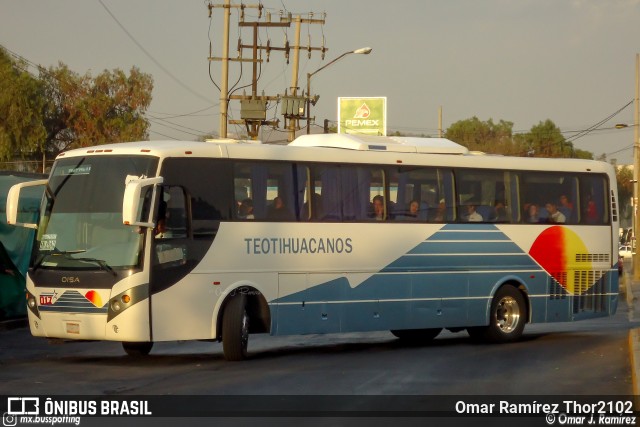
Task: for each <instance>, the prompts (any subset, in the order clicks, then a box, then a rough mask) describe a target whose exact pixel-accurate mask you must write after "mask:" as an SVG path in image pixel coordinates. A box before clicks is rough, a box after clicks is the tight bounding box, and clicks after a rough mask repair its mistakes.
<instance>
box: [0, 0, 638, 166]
mask: <svg viewBox="0 0 640 427" xmlns="http://www.w3.org/2000/svg"><path fill="white" fill-rule="evenodd" d="M263 1H264V2H263V4H264V6H265V8H266V10H269V11H270V12H271V13H272V15H273V20H274V21H275V20H277V19H279V18H278V17H279V11H280V10H283V9H285V8H286V10H288V11H290V12H292V13H294V14H305V15H306V14H307V13H308V12H310V11H312V12H315V15H314V17H315V18H318V17H319V16H320V15H321V14H322V13H323V12H326V14H327V16H326V23H325V25H324V26H320V25H311V26H304V27H303V29H302V44H304V45H306V44H307V39H308V37H309V36H310V38H311V44H312V45H313V46H318V45H321V44H322V37H323V34H324V37H325V40H326V46H327V47H328V48H329V51H328V52H327V54H326V57H325V60H324V61H322V60H321V59H320V55H319V53H317V52H314V53H313V55H312V58H311V59H310V60H309V59H307V56H306V52H305V53H304V54H302V55H301V62H300V86H301V87H303V88H304V87H306V73H307V72H312V71H315V70H316V69H318V68H320V67H322V66H323V65H324V64H326V63H327V62H329V61H330V60H331V59H333V58H335V57H337V56H339V55H340V54H342V53H343V52H346V51H350V50H354V49H358V48H361V47H365V46H370V47H372V48H373V52H372V53H371V54H370V55H368V56H364V55H349V56H346V57H345V58H343V59H342V60H341V61H340V62H337V63H335V64H333V65H332V66H331V67H328V68H326V69H325V70H322V71H321V72H320V73H318V74H316V75H315V76H314V77H313V80H312V92H314V93H317V94H319V95H320V96H321V97H320V100H319V101H318V104H317V106H316V107H315V108H314V109H313V110H312V114H313V115H315V116H316V117H317V122H318V123H319V124H322V121H323V119H325V118H328V119H330V120H333V121H335V120H336V118H337V117H336V116H337V107H336V104H337V97H339V96H386V97H387V98H388V100H387V102H388V104H387V112H388V125H387V127H388V129H389V130H401V131H405V132H412V133H418V134H420V133H425V134H428V135H436V133H437V125H438V107H439V106H442V108H443V111H444V127H445V128H446V127H447V126H449V125H450V124H452V123H454V122H456V121H458V120H463V119H467V118H470V117H473V116H477V117H478V118H479V119H480V120H488V119H490V118H491V119H493V120H494V121H496V122H497V121H499V120H501V119H502V120H507V121H511V122H513V123H514V130H515V131H528V130H529V129H530V128H531V126H533V125H535V124H537V123H538V122H540V121H543V120H546V119H551V120H553V121H554V122H555V123H556V125H558V126H559V127H560V128H561V129H562V131H563V132H565V136H566V137H567V138H570V137H571V136H572V135H575V133H574V132H575V131H580V130H584V129H587V128H589V127H591V126H592V125H594V124H596V123H598V122H600V121H601V120H603V119H605V118H607V117H608V116H610V115H611V114H613V113H615V112H616V111H618V110H619V109H620V108H622V107H623V106H624V105H626V104H627V103H628V102H630V101H631V100H632V99H633V97H634V85H635V54H636V53H637V52H640V0H466V1H463V0H439V1H435V0H422V1H379V0H323V1H310V0H297V1H291V0H278V1H276V0H263ZM102 2H103V4H104V5H105V6H106V8H108V9H109V11H111V13H112V14H113V15H114V16H115V18H116V19H117V20H118V21H119V22H120V24H121V25H122V26H123V27H124V28H125V29H126V31H127V32H128V33H129V34H130V35H131V36H132V37H133V38H134V39H135V40H136V41H137V42H138V43H139V45H141V46H142V47H143V48H144V49H145V51H146V52H147V53H148V54H149V55H147V54H145V52H143V50H141V48H140V47H139V46H138V45H136V43H134V41H132V40H131V38H130V37H129V36H128V35H127V33H126V32H125V30H123V29H122V28H121V27H120V26H119V25H118V23H117V22H116V21H115V20H114V18H113V17H112V16H111V15H110V14H109V13H108V12H107V10H106V9H105V7H103V5H102V4H101V3H100V1H99V0H57V1H51V0H50V1H45V0H38V1H36V0H0V44H2V45H3V46H4V47H6V48H7V49H9V50H10V51H12V52H15V53H17V54H19V55H21V56H23V57H24V58H26V59H28V60H29V61H32V62H34V63H37V64H40V65H43V66H46V67H48V66H51V65H56V64H57V63H58V61H62V62H64V63H65V64H67V65H68V66H69V67H70V68H71V69H72V70H74V71H76V72H78V73H81V74H84V73H85V72H87V71H91V72H92V73H93V74H94V75H95V74H97V73H99V72H101V71H102V70H104V69H113V68H122V69H125V70H128V69H129V68H130V67H132V66H137V67H139V68H140V69H141V70H142V71H144V72H147V73H150V74H152V75H153V78H154V90H153V102H152V104H151V107H150V109H149V110H150V111H149V117H150V118H151V119H152V120H153V121H152V123H153V124H152V127H151V139H168V137H171V138H177V139H195V138H196V135H200V134H205V133H213V132H217V130H218V123H219V118H218V117H219V116H218V114H219V92H218V91H217V89H216V88H215V86H214V85H213V84H212V83H211V81H210V79H209V71H208V69H209V61H208V60H207V57H208V56H209V44H210V41H211V44H212V49H213V51H212V53H213V56H221V53H222V27H221V23H222V19H221V18H222V12H221V9H215V10H214V15H213V18H212V19H211V20H210V19H209V17H208V8H207V7H206V5H207V4H208V1H203V0H180V1H178V0H102ZM221 2H222V0H219V1H218V3H221ZM247 3H248V4H255V3H257V0H249V1H248V2H247ZM255 15H256V12H255V10H249V9H247V11H246V16H247V19H248V20H253V19H250V18H251V17H252V16H255ZM237 20H238V15H237V12H235V11H234V12H233V15H232V29H231V36H230V39H231V42H230V45H231V52H232V56H235V55H236V54H235V50H236V45H237V42H238V29H237V26H236V25H235V23H237ZM287 32H288V38H289V40H290V41H291V43H293V39H294V31H293V27H292V28H291V29H289V30H288V31H287ZM241 34H242V40H243V43H244V44H250V43H251V38H252V33H251V31H250V30H249V29H245V30H243V31H242V33H241ZM260 38H261V41H262V43H264V44H266V42H267V39H270V40H271V45H272V46H281V45H283V43H284V40H285V31H284V30H283V29H279V28H273V29H270V30H269V31H268V32H267V31H264V32H262V33H261V36H260ZM249 55H250V54H249V52H248V51H247V52H246V53H245V57H248V56H249ZM211 72H212V77H213V79H214V80H215V81H216V83H218V84H220V75H221V73H220V63H219V62H213V63H212V64H211ZM291 72H292V68H291V65H289V66H287V65H286V63H285V60H284V55H283V54H282V53H281V52H275V51H274V52H272V53H271V58H270V62H269V63H265V64H264V65H263V69H262V75H261V79H260V82H259V90H260V91H262V90H264V91H265V92H266V93H267V94H269V95H275V94H277V93H283V92H284V90H285V89H286V88H288V87H289V86H290V85H291ZM239 74H240V66H239V65H238V63H232V64H231V65H230V79H229V80H230V86H231V85H233V84H234V83H235V81H236V80H237V79H238V77H239ZM250 75H251V65H250V64H248V63H245V64H244V66H243V80H242V82H243V83H244V84H246V83H248V82H249V80H247V78H248V77H250ZM243 83H241V84H243ZM231 109H232V110H231V113H232V115H233V116H235V118H239V104H237V102H236V103H232V105H231ZM178 115H186V116H183V117H172V116H178ZM274 116H277V117H280V118H281V116H280V115H279V111H276V110H275V109H272V110H270V111H269V117H270V118H272V117H274ZM615 123H633V105H630V106H629V107H627V108H626V109H624V110H623V111H622V112H620V113H619V114H618V115H617V116H615V117H613V118H612V119H611V120H609V121H608V122H607V123H605V124H604V125H602V128H604V129H603V130H597V131H594V132H592V133H590V134H588V135H587V136H583V137H581V138H578V139H576V140H575V141H574V145H575V146H576V147H577V148H581V149H585V150H589V151H592V152H594V153H595V154H596V155H599V154H601V153H606V154H607V157H608V158H615V159H617V160H618V162H619V163H630V162H631V158H632V149H631V147H632V144H633V130H632V128H628V129H623V130H615V129H612V128H613V125H614V124H615ZM235 129H236V128H235V127H234V126H229V131H230V132H233V131H235ZM262 136H263V139H265V140H270V141H274V140H280V139H284V138H286V134H285V133H282V132H278V131H270V130H266V131H265V132H264V133H263V135H262Z"/></svg>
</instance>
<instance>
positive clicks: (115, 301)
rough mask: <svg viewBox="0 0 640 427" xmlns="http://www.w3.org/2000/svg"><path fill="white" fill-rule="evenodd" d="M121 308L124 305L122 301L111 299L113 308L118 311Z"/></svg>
mask: <svg viewBox="0 0 640 427" xmlns="http://www.w3.org/2000/svg"><path fill="white" fill-rule="evenodd" d="M121 308H122V306H121V305H120V301H118V300H113V301H111V310H113V311H116V312H118V311H120V309H121Z"/></svg>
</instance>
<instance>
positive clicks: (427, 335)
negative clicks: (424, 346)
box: [391, 328, 442, 342]
mask: <svg viewBox="0 0 640 427" xmlns="http://www.w3.org/2000/svg"><path fill="white" fill-rule="evenodd" d="M440 332H442V328H429V329H392V330H391V333H392V334H393V335H395V336H396V337H398V338H400V339H401V340H403V341H407V342H426V341H431V340H432V339H434V338H435V337H437V336H438V334H439V333H440Z"/></svg>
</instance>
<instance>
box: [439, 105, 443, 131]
mask: <svg viewBox="0 0 640 427" xmlns="http://www.w3.org/2000/svg"><path fill="white" fill-rule="evenodd" d="M442 135H443V133H442V105H441V106H440V107H439V108H438V138H442Z"/></svg>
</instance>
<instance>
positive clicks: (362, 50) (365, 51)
mask: <svg viewBox="0 0 640 427" xmlns="http://www.w3.org/2000/svg"><path fill="white" fill-rule="evenodd" d="M372 50H373V49H372V48H370V47H363V48H360V49H356V50H350V51H348V52H345V53H343V54H342V55H340V56H338V57H337V58H336V59H334V60H333V61H331V62H328V63H326V64H325V65H323V66H322V67H320V68H318V69H317V70H315V71H314V72H313V73H307V135H309V133H311V129H310V124H311V112H310V111H309V110H311V76H313V75H314V74H316V73H318V72H320V71H322V70H324V69H325V68H327V67H328V66H329V65H331V64H333V63H334V62H337V61H338V60H340V59H342V58H344V57H345V56H347V55H350V54H352V53H357V54H359V55H368V54H370V53H371V51H372ZM317 101H318V98H317V97H316V98H315V99H314V100H313V105H316V102H317Z"/></svg>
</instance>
